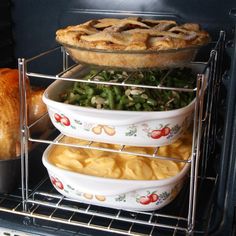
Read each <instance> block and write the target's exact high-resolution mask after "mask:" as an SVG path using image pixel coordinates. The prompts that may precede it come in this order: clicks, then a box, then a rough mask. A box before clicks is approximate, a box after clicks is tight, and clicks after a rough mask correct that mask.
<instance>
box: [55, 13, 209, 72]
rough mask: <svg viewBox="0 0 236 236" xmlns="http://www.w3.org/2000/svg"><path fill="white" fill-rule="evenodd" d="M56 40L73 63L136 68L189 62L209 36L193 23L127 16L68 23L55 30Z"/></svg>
mask: <svg viewBox="0 0 236 236" xmlns="http://www.w3.org/2000/svg"><path fill="white" fill-rule="evenodd" d="M56 40H57V41H58V42H59V43H60V44H62V45H63V46H64V47H65V48H66V50H67V52H68V53H69V54H70V56H71V57H72V59H74V60H75V61H76V62H79V63H87V64H95V65H99V66H109V67H120V68H130V69H136V68H153V67H159V68H160V67H162V68H163V67H170V66H179V63H182V64H184V63H186V62H189V61H191V60H193V59H194V56H195V55H196V52H197V49H198V48H199V47H200V46H202V45H205V44H207V43H208V42H209V41H210V36H209V34H208V33H207V32H206V31H204V30H202V29H201V28H200V26H199V25H198V24H195V23H186V24H181V25H180V24H178V23H177V22H175V21H173V20H154V19H142V18H140V17H132V18H131V17H130V18H124V19H115V18H104V19H97V20H90V21H87V22H85V23H83V24H79V25H74V26H68V27H66V28H64V29H59V30H57V32H56Z"/></svg>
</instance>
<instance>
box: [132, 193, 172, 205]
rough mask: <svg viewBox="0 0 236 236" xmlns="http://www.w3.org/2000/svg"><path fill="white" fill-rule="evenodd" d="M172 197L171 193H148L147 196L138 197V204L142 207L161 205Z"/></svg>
mask: <svg viewBox="0 0 236 236" xmlns="http://www.w3.org/2000/svg"><path fill="white" fill-rule="evenodd" d="M169 196H170V193H169V192H166V191H165V192H163V193H161V194H157V193H156V191H154V192H152V193H150V192H148V193H147V195H142V196H138V197H137V198H136V202H137V203H140V204H141V205H149V204H152V203H154V204H156V205H158V204H161V203H162V202H163V201H164V200H166V199H167V198H168V197H169Z"/></svg>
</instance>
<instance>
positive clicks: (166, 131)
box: [151, 126, 171, 139]
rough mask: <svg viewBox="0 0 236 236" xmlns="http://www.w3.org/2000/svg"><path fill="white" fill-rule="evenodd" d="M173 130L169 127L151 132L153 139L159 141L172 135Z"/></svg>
mask: <svg viewBox="0 0 236 236" xmlns="http://www.w3.org/2000/svg"><path fill="white" fill-rule="evenodd" d="M170 131H171V129H170V128H169V127H168V126H165V127H164V128H162V129H157V130H153V131H151V138H153V139H159V138H161V137H165V136H167V135H168V134H169V133H170Z"/></svg>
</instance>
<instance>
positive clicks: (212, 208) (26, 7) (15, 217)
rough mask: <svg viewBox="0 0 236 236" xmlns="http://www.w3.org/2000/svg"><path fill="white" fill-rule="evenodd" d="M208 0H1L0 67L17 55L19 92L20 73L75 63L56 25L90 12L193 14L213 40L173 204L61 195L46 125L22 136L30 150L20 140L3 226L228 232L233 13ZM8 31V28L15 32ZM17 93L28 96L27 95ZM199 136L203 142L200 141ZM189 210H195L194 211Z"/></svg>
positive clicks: (181, 17) (4, 198) (38, 77)
mask: <svg viewBox="0 0 236 236" xmlns="http://www.w3.org/2000/svg"><path fill="white" fill-rule="evenodd" d="M212 4H215V3H213V1H208V2H203V3H201V4H200V6H199V4H198V3H195V2H193V3H191V7H190V6H188V5H189V3H187V1H186V2H185V1H181V2H179V1H174V2H173V1H172V3H169V2H166V3H162V2H160V3H159V2H158V3H156V2H155V1H146V2H145V3H143V1H138V3H137V4H134V1H127V2H126V3H124V2H123V1H117V2H116V3H115V4H114V3H113V4H112V3H110V1H96V3H94V2H93V1H86V2H85V1H81V2H78V1H70V2H68V3H66V2H65V1H50V3H49V2H47V3H43V2H41V1H39V2H37V3H35V4H34V5H33V4H32V3H31V4H30V1H22V2H21V3H19V2H17V1H13V2H12V3H11V4H9V3H8V1H6V3H5V4H2V5H1V8H2V9H5V12H7V11H6V9H8V12H10V13H11V17H12V18H8V16H9V15H8V14H7V13H6V14H7V15H6V16H2V17H4V21H5V22H7V23H6V24H3V25H2V26H1V28H0V29H1V30H2V32H7V33H4V35H5V37H6V38H4V39H3V40H2V41H3V43H2V44H1V47H2V48H3V51H4V52H6V54H5V56H3V58H1V61H0V62H1V65H2V66H5V65H9V66H13V67H14V66H15V67H16V66H17V60H16V59H14V58H20V59H19V60H18V66H19V70H20V72H21V77H22V78H21V83H22V84H21V89H22V92H23V94H24V92H25V90H24V79H23V78H24V77H23V76H24V74H26V75H27V76H29V77H30V79H31V81H32V83H33V84H35V85H39V84H44V85H45V86H47V85H49V84H50V83H51V82H52V80H51V79H53V80H54V79H57V77H56V76H57V75H59V76H60V75H61V73H62V72H63V71H65V70H67V68H70V66H73V65H72V61H71V60H70V59H69V58H68V55H67V54H66V53H65V52H64V50H63V48H61V47H58V45H57V44H56V43H55V40H54V32H55V30H56V29H57V28H59V27H62V26H65V25H68V24H74V23H78V22H82V21H85V20H87V19H89V18H91V17H92V18H102V17H108V16H109V17H123V16H130V15H132V16H143V17H144V16H145V17H153V18H162V19H163V18H165V19H166V18H168V19H175V20H177V21H180V22H181V21H183V22H184V21H188V20H189V19H191V20H192V21H196V22H198V23H200V24H203V26H204V27H205V28H206V29H207V30H209V32H210V33H211V35H212V39H213V40H212V43H211V44H210V45H208V46H207V47H204V48H203V49H202V50H201V51H200V52H199V54H198V57H197V59H196V61H200V62H204V63H206V68H207V69H208V70H209V84H208V86H207V90H206V91H205V93H204V96H200V95H199V104H198V107H197V109H198V112H196V114H195V115H196V117H195V118H196V120H197V121H198V123H197V125H196V126H197V127H198V132H197V131H196V134H195V137H194V139H195V143H196V150H195V152H196V153H195V154H196V156H197V158H196V159H193V160H192V161H193V163H191V164H192V165H194V168H193V169H192V170H191V172H190V176H189V180H188V183H189V184H186V185H185V187H184V188H183V190H182V191H181V193H180V194H179V195H178V197H177V198H176V199H175V200H174V201H173V202H172V203H171V204H169V205H168V206H166V207H164V208H163V209H161V210H158V211H156V212H134V211H125V210H119V209H118V210H117V209H111V208H106V207H100V206H94V205H89V204H84V203H78V202H75V201H73V200H71V199H67V198H65V197H63V196H62V195H60V194H58V193H57V192H56V191H55V189H54V188H53V186H52V185H51V183H50V180H49V178H48V175H47V173H46V169H45V168H44V167H43V166H42V163H41V157H42V154H43V151H44V150H45V148H46V146H47V145H48V143H51V142H53V139H54V138H55V137H56V136H57V135H58V132H57V131H55V130H53V131H51V130H50V132H49V134H47V135H46V136H45V137H31V136H24V137H26V138H27V139H29V140H31V141H33V142H35V148H34V150H33V151H32V152H30V153H28V151H27V146H24V149H26V150H24V151H25V152H24V151H23V153H22V156H23V157H22V166H21V168H22V175H21V177H22V180H21V181H19V186H18V188H17V189H16V190H15V191H14V192H12V193H11V194H3V195H1V196H0V210H1V214H0V218H1V222H4V224H5V225H6V227H9V228H12V227H13V226H14V228H15V229H16V230H19V231H25V232H27V229H24V228H23V227H22V223H23V225H25V226H27V227H28V228H29V229H30V230H31V232H35V233H39V231H40V232H41V233H43V232H44V233H48V234H52V235H53V234H57V235H71V234H85V235H91V234H96V235H97V234H99V235H107V234H108V233H113V234H132V235H135V234H137V235H140V234H143V235H157V234H158V233H159V234H161V235H186V234H191V233H192V232H194V234H196V235H204V234H205V235H206V234H212V235H217V234H218V235H222V232H223V233H225V235H228V233H229V232H233V221H234V206H235V198H236V196H235V194H234V192H235V191H234V190H233V187H232V186H234V185H233V184H234V180H235V168H234V165H235V161H234V158H233V156H234V154H235V150H234V145H233V144H234V138H235V132H234V129H232V127H234V117H235V114H234V113H235V111H234V104H235V95H234V88H235V81H234V80H233V79H232V78H234V76H235V74H236V68H235V63H234V60H235V55H236V52H235V50H236V49H235V43H234V41H233V40H234V23H233V22H234V18H233V17H232V16H230V15H229V12H230V10H231V9H232V8H233V4H232V3H231V2H230V1H226V2H225V1H224V3H223V2H221V1H219V3H218V6H217V7H215V8H214V10H213V8H212ZM190 8H194V9H195V10H194V11H192V10H191V9H190ZM101 9H102V10H101ZM124 9H125V10H124ZM42 12H46V13H48V14H45V16H44V17H43V19H42V18H41V17H40V14H42ZM52 12H53V14H52ZM233 12H234V11H231V15H233ZM190 13H191V14H190ZM225 16H227V17H225ZM10 19H11V20H10ZM78 19H79V20H78ZM9 22H11V23H12V24H9ZM216 22H217V24H216ZM40 25H41V26H42V27H41V28H40V31H39V26H40ZM9 30H12V32H13V34H12V35H11V34H10V33H9V32H10V31H9ZM13 39H14V40H13ZM4 42H5V44H4ZM13 49H14V56H13ZM42 53H43V54H42ZM6 55H7V56H6ZM21 100H22V103H24V102H25V101H24V96H22V97H21ZM203 100H204V102H203ZM201 110H202V113H201V112H200V111H201ZM22 116H24V110H23V112H22ZM39 122H40V121H39ZM28 128H29V127H26V129H25V130H24V131H28ZM199 131H200V132H199ZM26 133H27V132H26ZM198 140H200V141H201V142H199V143H198V142H197V141H198ZM196 181H197V185H196ZM191 182H192V185H191ZM22 186H23V188H22ZM190 192H192V194H193V195H194V194H196V199H195V200H193V199H192V198H190V195H191V194H190ZM190 199H192V201H193V202H190ZM232 205H233V207H232ZM193 209H195V210H194V211H195V212H192V211H193ZM7 219H10V220H7ZM9 221H10V222H9ZM192 224H194V228H192V226H193V225H192ZM39 228H40V230H39Z"/></svg>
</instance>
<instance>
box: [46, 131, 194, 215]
mask: <svg viewBox="0 0 236 236" xmlns="http://www.w3.org/2000/svg"><path fill="white" fill-rule="evenodd" d="M61 137H62V135H59V136H58V138H57V139H60V140H61ZM188 137H189V136H188ZM57 139H56V140H57ZM190 140H191V139H190ZM71 142H72V143H73V141H72V140H71ZM178 142H179V141H178ZM181 145H182V146H181ZM188 145H189V139H188V141H187V140H186V139H184V140H183V141H182V143H181V142H180V144H178V145H175V144H173V146H171V147H170V149H168V150H167V149H165V150H167V151H166V152H165V153H169V152H170V151H171V150H172V151H171V152H173V153H176V152H177V151H173V148H175V150H176V149H178V148H179V150H182V151H180V153H178V155H180V156H182V157H181V158H184V159H185V158H189V156H190V155H191V146H188ZM56 148H58V149H56ZM167 148H168V146H167ZM181 148H182V149H181ZM186 149H187V151H186ZM55 150H56V151H55ZM76 150H79V151H76ZM80 150H81V149H80V148H79V149H77V148H72V149H71V147H63V146H59V147H58V145H55V144H51V145H50V146H48V148H47V149H46V150H45V152H44V154H43V157H42V162H43V164H44V166H45V167H46V169H47V171H48V174H49V177H50V180H51V183H52V184H53V186H54V187H55V189H56V190H57V191H58V192H59V193H61V194H62V195H64V196H66V197H68V198H71V199H75V200H78V201H80V202H86V203H91V204H96V205H102V206H106V207H114V208H121V209H130V210H142V211H149V210H156V209H159V208H161V207H163V206H165V205H167V204H168V203H170V202H171V201H172V200H173V199H174V198H175V197H176V196H177V194H178V193H179V191H180V190H181V188H182V186H183V184H184V179H185V177H186V175H187V173H188V170H189V166H190V164H189V163H180V164H179V165H177V164H176V163H175V162H173V161H171V162H170V161H169V160H160V162H158V161H159V160H155V161H157V162H158V163H160V166H159V165H158V164H157V166H159V167H158V168H155V169H152V170H151V172H152V173H156V172H159V174H158V175H157V176H159V177H158V178H159V179H155V180H152V179H151V180H146V179H145V180H142V179H141V180H139V179H136V177H137V176H141V175H140V173H139V174H135V176H136V177H135V179H120V177H118V178H116V177H109V178H107V177H103V176H94V175H88V174H84V173H79V172H78V171H79V170H76V169H75V168H74V167H75V166H76V164H75V162H80V163H82V166H83V167H82V169H83V168H85V169H86V168H88V169H90V170H91V169H92V172H93V173H94V170H95V169H94V168H93V167H91V165H90V161H91V160H90V159H92V160H93V161H94V164H95V165H96V167H97V168H96V169H97V170H96V171H95V172H96V173H97V172H100V169H103V168H104V169H105V172H106V170H107V169H108V166H107V161H105V165H103V164H101V165H100V164H99V166H98V164H97V163H98V162H99V163H101V160H102V161H104V157H105V158H106V160H107V159H110V158H111V157H110V155H111V154H109V153H108V154H105V153H104V152H102V154H101V156H100V157H99V152H100V151H99V152H95V153H91V154H89V156H84V157H83V158H84V162H83V161H82V159H81V158H82V156H83V155H86V154H84V152H83V151H81V156H78V152H80ZM183 153H184V154H183ZM114 155H117V156H116V157H117V162H116V164H115V165H117V166H118V167H119V168H121V169H122V171H126V168H127V164H125V165H124V166H125V167H124V166H123V167H122V165H121V163H120V161H121V159H122V158H123V156H122V155H123V154H120V155H119V154H114ZM173 155H174V154H173ZM175 155H176V154H175ZM52 158H54V159H52ZM94 158H95V159H94ZM99 158H101V159H99ZM124 158H125V159H126V161H127V163H129V164H131V162H132V163H133V165H135V164H136V162H135V161H136V160H137V159H138V157H136V156H132V155H131V156H126V155H125V156H124ZM143 158H144V159H143V160H147V158H146V157H143ZM179 158H180V157H179ZM68 159H69V162H67V161H68ZM52 160H54V162H52ZM60 160H61V161H60ZM153 160H154V159H153ZM153 160H152V159H150V161H153ZM64 161H65V162H64ZM167 162H169V163H168V164H167ZM63 163H65V164H63ZM68 163H72V166H71V165H70V164H68ZM86 163H87V164H86ZM134 163H135V164H134ZM145 163H146V162H145ZM150 163H153V162H150ZM161 163H162V164H161ZM129 164H128V165H129ZM79 165H80V164H79ZM88 165H89V166H88ZM133 165H132V166H133ZM151 165H153V164H150V166H151ZM163 165H164V169H162V168H163ZM69 166H70V167H69ZM141 166H142V167H141ZM177 166H178V167H177ZM140 167H141V168H142V170H140V171H141V172H143V173H146V170H143V168H144V166H143V165H141V164H140ZM176 168H177V169H178V170H177V169H176ZM132 170H135V171H138V170H137V168H136V167H132ZM154 170H155V172H153V171H154ZM110 171H111V172H112V173H114V172H117V171H116V169H112V170H110ZM130 171H131V169H130V170H129V171H128V173H129V172H130ZM105 172H104V171H103V170H101V172H100V173H105ZM138 172H139V171H138ZM164 173H165V174H164ZM176 173H177V174H176ZM146 174H147V173H146ZM112 175H113V174H112ZM155 175H156V174H155ZM114 176H115V175H114ZM126 176H129V174H128V175H126ZM143 176H145V174H144V175H143Z"/></svg>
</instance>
